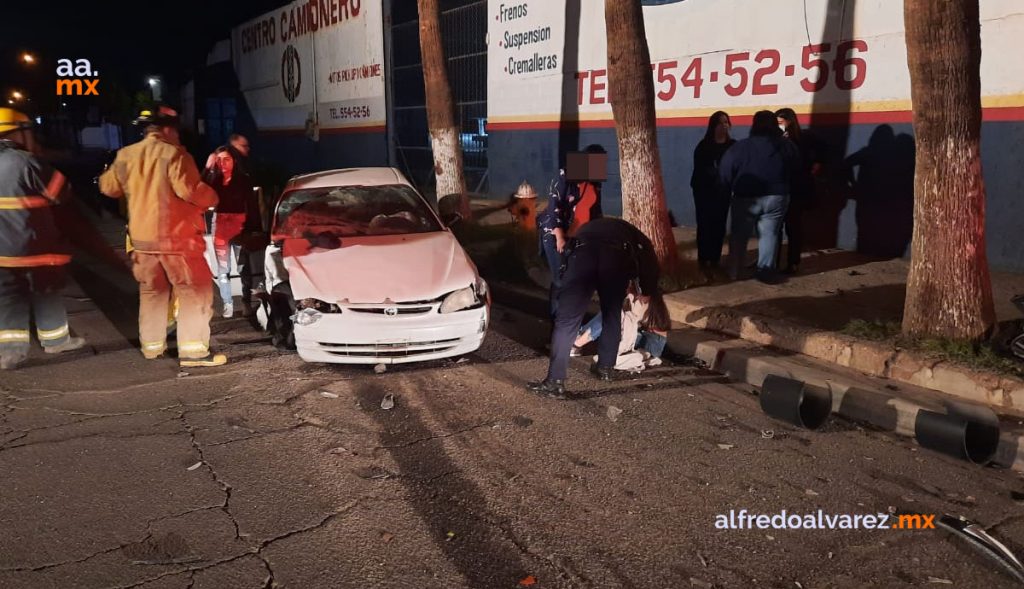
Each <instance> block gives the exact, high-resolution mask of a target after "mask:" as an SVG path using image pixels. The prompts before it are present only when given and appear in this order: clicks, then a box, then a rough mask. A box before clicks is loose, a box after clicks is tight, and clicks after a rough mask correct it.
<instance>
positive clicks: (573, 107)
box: [557, 0, 582, 167]
mask: <svg viewBox="0 0 1024 589" xmlns="http://www.w3.org/2000/svg"><path fill="white" fill-rule="evenodd" d="M581 1H582V0H566V2H565V43H564V45H563V47H562V56H563V59H564V61H565V63H564V64H563V66H562V72H563V74H562V75H563V77H562V112H561V117H560V118H559V120H560V121H561V122H560V123H559V126H558V154H557V157H558V165H559V167H565V161H564V158H565V155H564V154H565V153H566V152H569V151H576V150H578V149H579V148H580V123H579V117H580V107H579V104H578V102H577V101H578V98H577V90H576V75H575V74H576V72H577V71H579V61H580V60H579V57H580V3H581ZM566 74H568V77H566Z"/></svg>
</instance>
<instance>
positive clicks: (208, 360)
mask: <svg viewBox="0 0 1024 589" xmlns="http://www.w3.org/2000/svg"><path fill="white" fill-rule="evenodd" d="M227 363H228V357H227V356H225V355H224V354H209V355H207V356H204V357H202V358H182V359H181V360H180V361H179V362H178V365H179V366H181V367H182V368H203V367H208V366H223V365H225V364H227Z"/></svg>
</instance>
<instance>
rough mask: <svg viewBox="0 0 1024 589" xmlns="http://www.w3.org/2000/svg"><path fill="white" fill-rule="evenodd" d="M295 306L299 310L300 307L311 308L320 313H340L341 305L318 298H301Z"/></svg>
mask: <svg viewBox="0 0 1024 589" xmlns="http://www.w3.org/2000/svg"><path fill="white" fill-rule="evenodd" d="M295 307H296V308H297V309H299V310H300V311H301V310H302V309H312V310H314V311H319V312H320V313H341V307H339V306H338V305H334V304H332V303H326V302H324V301H321V300H320V299H302V300H301V301H299V302H298V304H297V305H295Z"/></svg>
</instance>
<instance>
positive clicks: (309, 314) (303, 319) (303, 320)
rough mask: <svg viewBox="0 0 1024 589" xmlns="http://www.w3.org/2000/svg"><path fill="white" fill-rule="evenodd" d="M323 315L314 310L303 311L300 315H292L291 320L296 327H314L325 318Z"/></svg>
mask: <svg viewBox="0 0 1024 589" xmlns="http://www.w3.org/2000/svg"><path fill="white" fill-rule="evenodd" d="M323 316H324V315H323V313H321V312H319V311H316V310H314V309H302V310H301V311H299V312H298V313H296V314H294V315H292V316H291V317H290V319H291V320H292V323H294V324H295V325H313V324H314V323H316V322H317V321H320V318H321V317H323Z"/></svg>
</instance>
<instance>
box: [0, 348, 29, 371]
mask: <svg viewBox="0 0 1024 589" xmlns="http://www.w3.org/2000/svg"><path fill="white" fill-rule="evenodd" d="M26 359H28V352H8V353H6V354H2V355H0V370H14V369H15V368H17V367H18V366H21V365H22V363H24V362H25V360H26Z"/></svg>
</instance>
